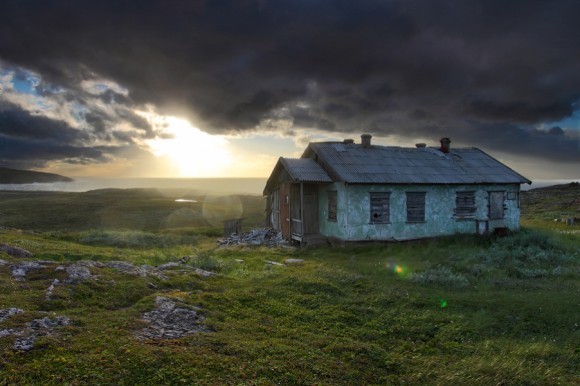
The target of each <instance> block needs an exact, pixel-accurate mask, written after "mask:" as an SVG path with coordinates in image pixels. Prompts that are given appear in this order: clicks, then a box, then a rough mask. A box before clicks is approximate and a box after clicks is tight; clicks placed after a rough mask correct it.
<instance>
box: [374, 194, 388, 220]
mask: <svg viewBox="0 0 580 386" xmlns="http://www.w3.org/2000/svg"><path fill="white" fill-rule="evenodd" d="M370 196H371V220H370V222H371V223H378V224H381V223H388V222H389V216H390V213H389V198H390V196H391V193H388V192H376V193H375V192H373V193H371V194H370Z"/></svg>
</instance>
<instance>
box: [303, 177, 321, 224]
mask: <svg viewBox="0 0 580 386" xmlns="http://www.w3.org/2000/svg"><path fill="white" fill-rule="evenodd" d="M318 232H319V227H318V189H317V188H316V186H314V185H304V233H305V234H313V233H318Z"/></svg>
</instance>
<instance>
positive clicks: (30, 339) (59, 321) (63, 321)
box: [0, 308, 70, 351]
mask: <svg viewBox="0 0 580 386" xmlns="http://www.w3.org/2000/svg"><path fill="white" fill-rule="evenodd" d="M23 312H24V310H22V309H20V308H6V309H2V310H0V322H3V321H4V320H5V319H6V318H8V317H9V316H12V315H16V314H21V313H23ZM69 324H70V319H69V318H68V317H66V316H56V317H54V319H51V318H49V317H48V316H45V317H44V318H41V319H34V320H33V321H32V322H30V323H27V324H26V325H25V326H24V328H21V329H12V328H10V329H3V330H0V337H6V336H11V335H12V336H15V337H16V339H15V340H14V344H13V346H12V348H13V349H14V350H20V351H30V350H32V349H33V348H34V343H35V342H36V340H37V339H38V337H40V336H45V335H51V334H52V331H53V329H55V328H56V327H62V326H68V325H69Z"/></svg>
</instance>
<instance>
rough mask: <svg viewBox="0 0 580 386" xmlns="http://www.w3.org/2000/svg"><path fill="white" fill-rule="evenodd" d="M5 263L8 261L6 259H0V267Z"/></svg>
mask: <svg viewBox="0 0 580 386" xmlns="http://www.w3.org/2000/svg"><path fill="white" fill-rule="evenodd" d="M6 264H8V262H7V261H6V260H2V259H0V267H1V266H3V265H6Z"/></svg>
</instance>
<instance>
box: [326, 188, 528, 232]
mask: <svg viewBox="0 0 580 386" xmlns="http://www.w3.org/2000/svg"><path fill="white" fill-rule="evenodd" d="M328 190H336V191H337V196H338V205H337V206H338V210H337V221H336V222H333V221H329V220H328V202H327V194H326V192H327V191H328ZM467 190H469V191H475V192H476V194H475V199H476V207H477V212H476V214H475V219H474V220H463V219H456V218H454V216H453V213H454V212H453V209H454V208H455V192H456V191H467ZM519 190H520V186H519V185H518V184H512V185H449V186H445V185H412V186H409V185H392V186H380V185H347V184H343V183H333V184H330V185H325V186H324V187H321V188H320V190H319V197H320V207H319V208H320V209H319V210H320V214H319V215H320V233H321V234H323V235H325V236H330V237H337V238H339V239H343V240H351V241H355V240H391V239H398V240H405V239H415V238H423V237H432V236H443V235H452V234H455V233H477V229H476V220H481V221H485V220H488V213H489V209H488V206H489V194H488V192H491V191H505V192H515V193H516V199H515V200H508V199H507V194H506V199H505V200H504V208H505V212H504V213H505V216H504V220H503V224H502V222H492V223H490V224H489V226H490V228H491V230H493V228H494V227H495V226H498V227H499V226H505V227H507V228H509V229H511V230H517V229H519V222H520V209H519ZM369 192H390V193H391V194H390V223H389V224H371V223H370V213H369V212H370V195H369ZM406 192H427V194H426V196H425V222H423V223H407V222H406V219H407V207H406V194H405V193H406Z"/></svg>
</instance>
